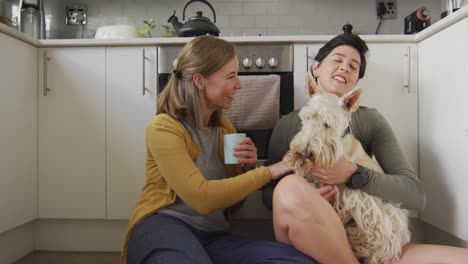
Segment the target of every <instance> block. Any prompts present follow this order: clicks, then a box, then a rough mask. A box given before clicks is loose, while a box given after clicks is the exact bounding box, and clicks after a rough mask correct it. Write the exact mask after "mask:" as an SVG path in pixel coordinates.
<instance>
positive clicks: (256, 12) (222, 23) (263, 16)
mask: <svg viewBox="0 0 468 264" xmlns="http://www.w3.org/2000/svg"><path fill="white" fill-rule="evenodd" d="M0 1H3V0H0ZM187 2H188V0H171V1H167V0H165V1H163V0H75V1H72V0H65V1H64V0H45V7H44V9H45V14H46V18H47V21H48V22H49V24H48V25H47V29H48V34H47V37H48V38H93V37H94V33H95V31H96V29H97V28H99V27H100V26H105V25H134V26H136V27H138V28H143V27H145V25H144V24H143V23H142V21H143V20H146V19H150V18H153V19H154V20H155V21H156V23H157V25H158V26H157V27H156V28H155V29H153V30H152V31H151V34H152V36H153V37H160V36H162V27H161V25H162V24H168V22H167V19H168V18H169V16H171V14H172V13H173V11H174V10H175V11H176V15H177V16H178V17H179V20H180V21H182V22H184V21H183V19H182V10H183V7H184V6H185V4H186V3H187ZM209 2H210V3H211V4H212V5H213V7H214V9H215V11H216V25H217V26H218V27H219V28H220V30H221V34H222V36H243V35H245V36H258V35H262V36H273V35H333V34H338V33H340V32H341V27H342V26H343V25H344V24H346V23H347V22H349V23H350V24H352V25H353V27H354V33H357V34H365V35H371V34H375V30H376V28H377V25H378V22H379V21H378V19H377V18H376V11H375V0H210V1H209ZM73 4H86V5H87V13H88V23H87V25H85V26H77V25H65V7H66V6H67V5H73ZM396 5H397V19H395V20H384V21H383V22H382V25H381V28H380V31H379V32H380V34H403V19H404V17H405V16H407V15H409V14H410V13H411V12H413V11H414V10H416V9H417V8H418V7H420V6H427V7H428V8H429V10H430V11H431V13H432V19H431V22H432V23H434V22H436V21H437V20H439V17H440V11H441V2H440V0H397V1H396ZM198 10H200V11H203V15H204V16H206V17H208V18H210V19H213V15H212V12H211V10H210V9H209V8H208V6H206V5H205V4H203V3H201V2H194V3H192V4H190V5H189V6H188V8H187V11H186V20H187V18H189V17H192V16H195V12H196V11H198Z"/></svg>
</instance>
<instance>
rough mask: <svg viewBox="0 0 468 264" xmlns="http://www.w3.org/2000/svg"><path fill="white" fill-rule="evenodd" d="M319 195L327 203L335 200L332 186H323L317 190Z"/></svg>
mask: <svg viewBox="0 0 468 264" xmlns="http://www.w3.org/2000/svg"><path fill="white" fill-rule="evenodd" d="M318 191H319V193H320V195H322V197H323V198H324V199H325V200H327V201H328V202H330V203H331V202H332V201H333V200H334V199H335V195H336V192H337V190H336V188H335V186H334V185H324V186H322V187H320V188H319V189H318Z"/></svg>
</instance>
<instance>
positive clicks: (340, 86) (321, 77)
mask: <svg viewBox="0 0 468 264" xmlns="http://www.w3.org/2000/svg"><path fill="white" fill-rule="evenodd" d="M360 65H361V58H360V55H359V52H358V51H357V50H356V49H354V48H353V47H351V46H347V45H341V46H338V47H336V48H334V49H333V50H332V51H331V52H330V54H328V56H327V57H325V58H324V59H323V60H322V61H321V62H318V61H314V64H313V66H312V67H313V73H314V76H315V77H316V78H317V84H318V85H319V86H320V87H321V88H323V89H325V90H326V91H327V92H329V93H333V94H336V95H337V96H342V95H343V94H345V93H346V92H348V91H350V90H351V89H353V88H354V86H356V84H357V82H358V80H359V67H360Z"/></svg>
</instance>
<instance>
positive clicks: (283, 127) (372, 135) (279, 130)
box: [263, 106, 426, 209]
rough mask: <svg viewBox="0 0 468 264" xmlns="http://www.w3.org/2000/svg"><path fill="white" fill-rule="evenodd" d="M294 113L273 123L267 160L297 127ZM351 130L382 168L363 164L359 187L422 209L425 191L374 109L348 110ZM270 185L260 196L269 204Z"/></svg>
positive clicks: (280, 152)
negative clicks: (364, 181)
mask: <svg viewBox="0 0 468 264" xmlns="http://www.w3.org/2000/svg"><path fill="white" fill-rule="evenodd" d="M298 113H299V110H296V111H294V112H292V113H290V114H288V115H285V116H283V117H281V119H280V120H278V122H277V123H276V126H275V128H274V129H273V133H272V136H271V138H270V144H269V151H268V163H269V164H272V163H276V162H278V161H280V160H282V159H283V156H284V155H285V154H286V152H287V151H288V150H289V143H290V142H291V140H292V138H293V137H294V136H295V135H296V134H297V133H298V132H299V131H300V130H301V127H302V125H301V120H300V118H299V115H298ZM351 131H352V133H353V135H354V137H355V138H356V139H357V140H358V141H359V142H361V145H362V147H363V148H364V150H365V151H366V152H367V154H368V155H369V156H370V157H372V156H375V159H376V160H377V162H378V163H379V165H380V167H382V169H383V171H384V172H385V173H379V172H377V171H374V170H371V169H368V168H365V171H366V174H367V179H368V180H367V183H366V184H365V185H364V186H363V187H362V188H361V190H363V191H365V192H367V193H369V194H372V195H375V196H378V197H381V198H382V199H383V200H385V201H392V202H396V203H400V204H401V205H402V207H404V208H407V209H423V208H424V206H425V204H426V195H425V193H424V190H423V187H422V185H421V182H420V181H419V179H418V176H417V175H416V173H415V171H414V169H413V168H412V167H411V165H410V164H409V162H408V160H407V159H406V157H405V155H404V153H403V152H402V150H401V148H400V145H399V143H398V140H397V138H396V136H395V134H394V133H393V130H392V128H391V127H390V125H389V124H388V122H387V121H386V120H385V118H384V117H383V116H382V115H381V114H380V113H379V112H378V111H377V110H376V109H373V108H367V107H363V106H360V107H359V108H358V110H357V111H355V112H354V113H353V114H352V121H351ZM274 186H275V184H274V183H272V184H269V185H268V186H267V187H265V188H264V193H263V198H264V202H265V204H266V205H267V207H270V206H271V194H272V190H273V188H274ZM270 208H271V207H270Z"/></svg>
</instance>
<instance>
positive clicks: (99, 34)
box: [94, 25, 142, 39]
mask: <svg viewBox="0 0 468 264" xmlns="http://www.w3.org/2000/svg"><path fill="white" fill-rule="evenodd" d="M141 37H142V36H141V35H140V34H139V33H138V29H137V28H136V27H134V26H128V25H114V26H103V27H100V28H98V29H97V30H96V35H95V36H94V38H96V39H128V38H141Z"/></svg>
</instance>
